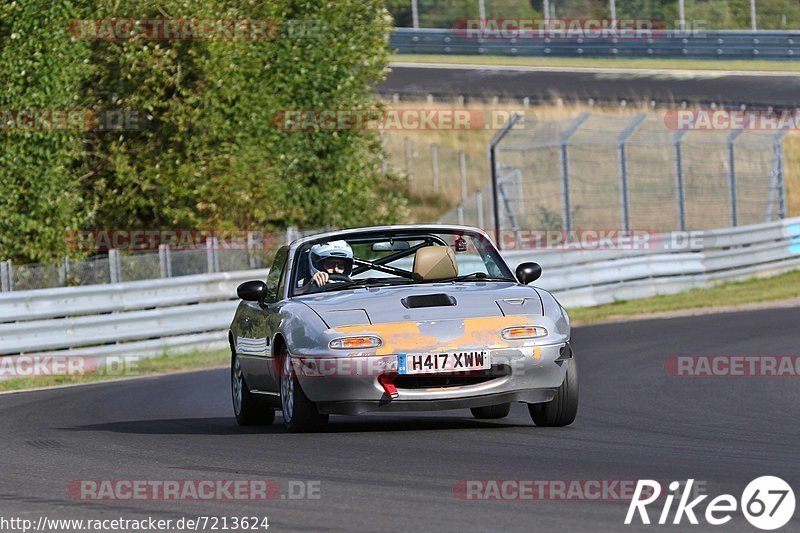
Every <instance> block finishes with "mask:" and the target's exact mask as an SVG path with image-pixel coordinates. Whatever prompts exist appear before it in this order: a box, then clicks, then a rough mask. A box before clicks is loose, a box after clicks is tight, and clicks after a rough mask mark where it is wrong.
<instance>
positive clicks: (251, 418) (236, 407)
mask: <svg viewBox="0 0 800 533" xmlns="http://www.w3.org/2000/svg"><path fill="white" fill-rule="evenodd" d="M231 394H232V396H233V414H234V415H235V416H236V422H237V423H238V424H239V425H240V426H254V425H257V424H264V425H267V426H268V425H270V424H272V422H273V420H275V410H274V409H272V408H271V407H269V406H268V405H265V403H264V402H263V401H262V400H261V399H260V398H258V397H256V395H255V394H253V393H252V392H250V388H249V387H248V386H247V382H246V381H245V379H244V372H242V365H241V363H240V362H239V357H238V356H237V355H236V353H235V352H234V353H233V354H232V355H231Z"/></svg>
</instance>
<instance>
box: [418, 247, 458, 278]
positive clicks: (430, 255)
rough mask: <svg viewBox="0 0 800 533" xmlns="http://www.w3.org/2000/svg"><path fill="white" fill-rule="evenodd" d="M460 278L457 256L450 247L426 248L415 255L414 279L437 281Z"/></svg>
mask: <svg viewBox="0 0 800 533" xmlns="http://www.w3.org/2000/svg"><path fill="white" fill-rule="evenodd" d="M456 276H458V265H457V263H456V254H455V253H453V250H452V249H451V248H450V247H449V246H426V247H424V248H420V249H419V250H417V253H416V254H414V279H415V280H417V281H436V280H440V279H449V278H454V277H456Z"/></svg>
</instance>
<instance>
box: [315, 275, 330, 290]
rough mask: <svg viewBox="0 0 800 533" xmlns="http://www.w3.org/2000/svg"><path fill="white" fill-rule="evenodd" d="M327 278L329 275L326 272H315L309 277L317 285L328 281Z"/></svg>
mask: <svg viewBox="0 0 800 533" xmlns="http://www.w3.org/2000/svg"><path fill="white" fill-rule="evenodd" d="M329 279H330V276H328V273H327V272H317V273H316V274H314V275H313V276H312V277H311V281H313V282H314V283H315V284H316V285H317V287H322V286H323V285H325V284H326V283H328V280H329Z"/></svg>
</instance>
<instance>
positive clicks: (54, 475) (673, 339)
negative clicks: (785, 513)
mask: <svg viewBox="0 0 800 533" xmlns="http://www.w3.org/2000/svg"><path fill="white" fill-rule="evenodd" d="M798 323H800V309H776V310H760V311H751V312H741V313H730V314H720V315H706V316H700V317H692V318H674V319H669V320H651V321H639V322H631V323H626V324H612V325H601V326H592V327H583V328H577V329H575V330H574V333H573V342H574V345H575V349H576V354H577V356H578V357H579V360H578V361H579V370H580V375H581V396H582V397H581V409H580V412H579V414H578V419H577V421H576V422H575V424H574V425H573V426H571V427H567V428H562V429H547V428H537V427H535V426H533V424H532V423H531V421H530V418H529V416H528V413H527V410H526V409H525V408H524V406H522V405H515V406H514V407H513V409H512V411H511V415H510V416H509V417H508V418H507V419H504V420H501V421H485V422H482V421H476V420H474V419H472V418H471V416H470V414H469V412H468V411H466V410H465V411H451V412H445V413H437V414H424V413H423V414H419V415H415V414H402V415H392V416H383V415H371V416H365V417H358V418H348V417H341V416H340V417H332V424H331V426H330V431H329V432H328V433H324V434H306V435H302V434H287V433H286V432H285V431H284V430H283V427H282V425H281V424H280V417H278V419H277V420H276V425H274V426H272V427H270V428H262V427H255V428H247V429H242V428H239V427H238V426H237V425H236V424H235V421H234V419H233V415H232V412H231V411H232V409H231V405H230V404H231V401H230V393H229V382H228V372H227V371H225V370H210V371H203V372H195V373H189V374H179V375H172V376H164V377H154V378H146V379H141V380H132V381H126V382H119V383H107V384H97V385H90V386H82V387H72V388H64V389H59V390H50V391H39V392H28V393H20V394H10V395H3V396H0V413H1V414H0V416H2V421H3V431H2V433H0V449H1V450H2V453H0V471H1V472H2V475H1V476H0V516H4V517H9V516H17V517H23V518H31V519H33V520H34V521H35V520H37V519H38V517H39V516H42V515H44V516H47V517H48V518H55V517H62V518H67V517H69V518H116V517H119V516H122V517H129V518H145V517H147V516H153V517H156V518H174V519H177V518H180V517H183V516H202V515H216V516H228V517H232V516H252V515H260V516H263V515H267V516H268V517H269V524H270V526H271V528H270V531H287V530H296V531H300V530H307V531H387V530H388V531H487V530H491V531H626V530H639V529H646V530H647V531H662V530H664V531H708V530H713V531H733V530H736V531H755V529H754V528H752V526H750V525H749V524H748V523H747V522H746V520H745V519H744V517H743V516H742V515H741V514H740V513H738V512H737V515H736V516H735V517H734V518H733V520H732V521H731V522H730V523H728V524H727V525H725V526H722V527H710V526H707V525H706V526H697V527H691V528H690V527H689V526H688V525H686V523H685V522H684V524H683V525H681V526H657V525H656V526H650V527H649V528H644V527H643V526H639V527H633V526H629V527H626V526H624V525H623V523H622V522H623V519H624V517H625V513H626V511H627V502H624V501H554V502H552V501H551V502H547V501H472V500H463V499H458V498H456V497H455V496H454V492H453V487H454V484H455V483H456V482H457V481H459V480H467V479H537V480H594V479H597V480H636V479H641V478H654V479H658V480H663V481H667V482H668V481H671V480H685V479H687V478H694V479H697V480H703V481H704V482H705V483H706V492H707V493H708V494H710V495H711V496H712V497H713V496H716V495H719V494H722V493H730V494H733V495H734V496H735V497H736V498H738V497H739V496H740V495H741V492H742V489H743V488H744V486H745V485H746V484H747V483H748V482H749V481H750V480H752V479H754V478H756V477H759V476H762V475H768V474H771V475H777V476H780V477H782V478H783V479H785V480H786V481H787V482H788V483H789V484H790V485H792V486H793V487H795V491H796V490H797V487H800V459H798V450H800V426H799V425H798V420H800V387H798V384H800V381H799V380H800V378H796V377H782V378H775V377H772V378H769V377H760V378H680V377H671V376H669V375H667V373H666V372H665V370H664V366H663V364H664V360H665V358H666V357H668V356H670V355H674V354H704V355H712V354H738V355H767V354H770V355H779V354H780V355H797V353H798V331H800V329H799V328H798ZM241 478H259V479H264V478H267V479H275V480H278V481H279V483H280V488H281V491H282V492H283V493H284V495H285V494H286V492H287V487H288V483H289V481H298V480H312V481H319V483H320V485H319V489H320V494H319V495H320V497H319V499H308V500H290V499H275V500H271V501H267V502H263V501H262V502H242V501H213V502H186V501H183V502H174V501H173V502H170V501H167V502H164V501H105V502H104V501H80V500H73V499H70V498H68V497H67V493H66V487H67V484H68V482H69V481H70V480H78V479H112V480H119V479H136V480H165V479H181V480H185V479H241ZM707 501H708V500H706V502H707ZM704 507H705V504H702V505H701V508H704ZM660 510H661V506H660V505H659V506H658V507H656V509H655V510H654V511H652V512H651V518H653V519H654V520H655V519H657V516H658V513H659V512H660ZM670 520H671V516H670ZM799 529H800V526H798V521H797V514H796V515H795V519H794V520H793V521H792V522H790V523H789V524H788V525H787V526H785V527H784V528H783V529H781V530H780V531H782V532H784V531H797V530H799Z"/></svg>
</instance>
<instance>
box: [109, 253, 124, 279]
mask: <svg viewBox="0 0 800 533" xmlns="http://www.w3.org/2000/svg"><path fill="white" fill-rule="evenodd" d="M120 266H121V265H120V261H119V250H116V249H114V248H109V250H108V278H109V280H110V281H111V283H119V282H121V281H122V276H121V275H120V274H121V273H120Z"/></svg>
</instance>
